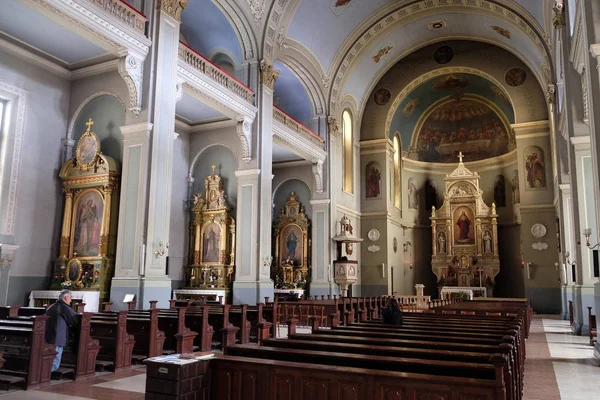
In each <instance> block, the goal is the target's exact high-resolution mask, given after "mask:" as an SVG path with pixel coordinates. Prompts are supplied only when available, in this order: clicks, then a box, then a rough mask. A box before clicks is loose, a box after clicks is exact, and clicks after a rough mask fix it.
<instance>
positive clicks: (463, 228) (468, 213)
mask: <svg viewBox="0 0 600 400" xmlns="http://www.w3.org/2000/svg"><path fill="white" fill-rule="evenodd" d="M453 220H454V245H455V246H457V245H458V246H460V245H471V244H475V234H474V232H475V216H474V215H473V210H472V209H471V208H469V207H466V206H460V207H457V208H456V210H454V218H453Z"/></svg>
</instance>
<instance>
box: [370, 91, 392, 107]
mask: <svg viewBox="0 0 600 400" xmlns="http://www.w3.org/2000/svg"><path fill="white" fill-rule="evenodd" d="M391 98H392V93H391V92H390V91H389V90H387V89H379V90H378V91H376V92H375V96H374V100H375V103H377V105H379V106H385V105H386V104H387V103H388V102H389V101H390V99H391Z"/></svg>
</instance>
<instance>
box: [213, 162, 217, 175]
mask: <svg viewBox="0 0 600 400" xmlns="http://www.w3.org/2000/svg"><path fill="white" fill-rule="evenodd" d="M215 168H217V166H216V165H215V164H213V165H212V170H213V175H214V174H215Z"/></svg>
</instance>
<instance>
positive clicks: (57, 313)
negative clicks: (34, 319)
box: [46, 290, 77, 372]
mask: <svg viewBox="0 0 600 400" xmlns="http://www.w3.org/2000/svg"><path fill="white" fill-rule="evenodd" d="M46 315H47V316H48V317H50V318H49V319H48V323H47V324H46V342H48V343H49V344H53V345H55V346H56V357H55V358H54V362H52V372H54V371H56V370H58V368H59V367H60V360H61V358H62V352H63V348H64V347H65V346H66V345H67V343H68V342H69V326H70V325H75V324H77V314H76V313H75V311H73V309H72V308H71V292H70V291H68V290H63V291H62V292H60V295H59V296H58V301H57V302H56V303H54V304H52V305H51V306H50V307H49V308H48V310H46Z"/></svg>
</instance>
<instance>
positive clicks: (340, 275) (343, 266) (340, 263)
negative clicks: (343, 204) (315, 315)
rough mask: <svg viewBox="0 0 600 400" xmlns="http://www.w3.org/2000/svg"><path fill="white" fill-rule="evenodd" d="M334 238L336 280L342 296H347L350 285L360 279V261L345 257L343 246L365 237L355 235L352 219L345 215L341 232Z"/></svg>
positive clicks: (357, 241) (350, 244)
mask: <svg viewBox="0 0 600 400" xmlns="http://www.w3.org/2000/svg"><path fill="white" fill-rule="evenodd" d="M332 239H333V241H335V243H336V260H335V261H334V262H333V268H334V280H335V283H337V284H338V285H339V286H340V293H341V295H342V297H347V296H348V289H349V287H350V285H353V284H354V283H356V282H357V281H358V261H354V260H348V259H347V257H343V256H342V247H343V246H352V245H353V244H354V243H360V242H362V241H363V239H361V238H358V237H356V236H354V234H353V229H352V225H351V223H350V219H348V218H347V217H346V216H345V215H344V216H343V217H342V219H341V220H340V233H339V234H337V235H335V236H334V237H333V238H332Z"/></svg>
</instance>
